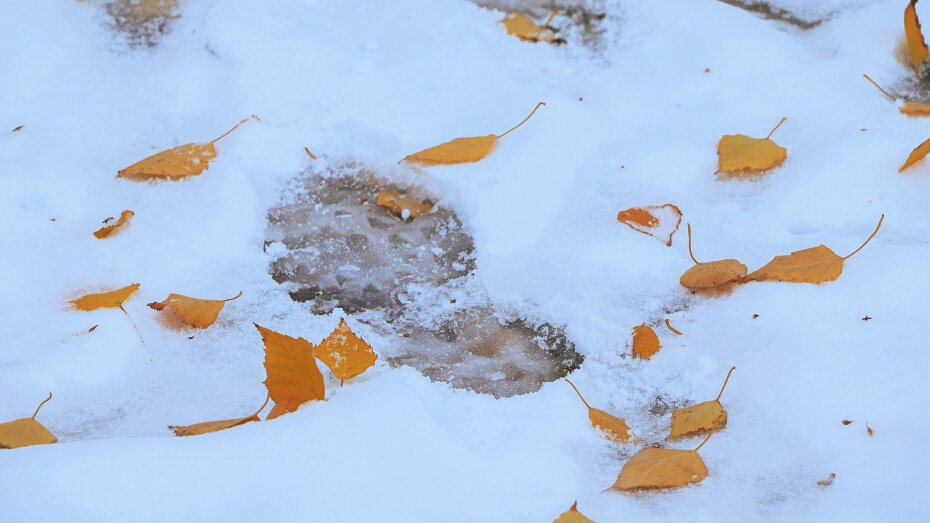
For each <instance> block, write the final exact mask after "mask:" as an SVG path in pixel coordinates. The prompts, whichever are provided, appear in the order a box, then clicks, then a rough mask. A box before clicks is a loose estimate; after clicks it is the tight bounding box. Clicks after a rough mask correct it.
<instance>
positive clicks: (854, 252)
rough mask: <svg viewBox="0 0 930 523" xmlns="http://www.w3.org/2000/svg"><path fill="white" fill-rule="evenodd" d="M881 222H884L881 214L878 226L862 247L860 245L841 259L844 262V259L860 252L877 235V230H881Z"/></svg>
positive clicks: (883, 216)
mask: <svg viewBox="0 0 930 523" xmlns="http://www.w3.org/2000/svg"><path fill="white" fill-rule="evenodd" d="M883 221H885V215H884V214H882V217H881V218H879V219H878V225H876V226H875V230H874V231H872V234H871V235H870V236H869V237H868V238H866V240H865V242H864V243H863V244H862V245H860V246H859V248H858V249H856V250H854V251H853V252H851V253H849V255H848V256H846V257H845V258H843V259H844V260H845V259H846V258H849V257H850V256H852V255H853V254H856V253H857V252H859V251H861V250H862V248H863V247H865V246H866V245H867V244H868V243H869V242H870V241H872V238H874V237H875V235H876V234H878V230H879V229H881V227H882V222H883Z"/></svg>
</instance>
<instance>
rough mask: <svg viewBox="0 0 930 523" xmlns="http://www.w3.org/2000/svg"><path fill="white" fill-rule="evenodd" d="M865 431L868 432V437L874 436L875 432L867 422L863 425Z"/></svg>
mask: <svg viewBox="0 0 930 523" xmlns="http://www.w3.org/2000/svg"><path fill="white" fill-rule="evenodd" d="M865 430H866V431H868V433H869V436H870V437H871V436H874V435H875V431H874V430H872V427H870V426H869V424H868V422H866V424H865Z"/></svg>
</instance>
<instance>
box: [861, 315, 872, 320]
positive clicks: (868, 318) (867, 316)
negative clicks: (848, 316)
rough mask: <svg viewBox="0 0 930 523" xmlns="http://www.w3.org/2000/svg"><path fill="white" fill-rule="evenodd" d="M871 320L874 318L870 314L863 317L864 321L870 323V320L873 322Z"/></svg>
mask: <svg viewBox="0 0 930 523" xmlns="http://www.w3.org/2000/svg"><path fill="white" fill-rule="evenodd" d="M871 319H872V317H871V316H869V315H868V314H866V315H865V316H863V317H862V321H869V320H871Z"/></svg>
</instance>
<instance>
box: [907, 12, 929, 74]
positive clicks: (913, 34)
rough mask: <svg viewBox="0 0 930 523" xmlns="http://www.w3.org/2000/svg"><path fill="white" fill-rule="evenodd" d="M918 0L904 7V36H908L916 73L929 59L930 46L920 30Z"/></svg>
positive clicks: (908, 45) (908, 44)
mask: <svg viewBox="0 0 930 523" xmlns="http://www.w3.org/2000/svg"><path fill="white" fill-rule="evenodd" d="M916 4H917V0H911V2H910V3H909V4H907V7H906V8H905V9H904V36H905V37H906V38H907V48H908V49H910V51H911V58H912V59H913V60H914V73H915V74H916V73H917V72H918V71H919V70H920V64H922V63H923V61H924V60H926V59H927V54H928V52H930V48H928V47H927V43H926V42H925V41H924V35H923V33H922V32H921V31H920V21H919V20H918V19H917V10H916V9H915V7H914V6H915V5H916Z"/></svg>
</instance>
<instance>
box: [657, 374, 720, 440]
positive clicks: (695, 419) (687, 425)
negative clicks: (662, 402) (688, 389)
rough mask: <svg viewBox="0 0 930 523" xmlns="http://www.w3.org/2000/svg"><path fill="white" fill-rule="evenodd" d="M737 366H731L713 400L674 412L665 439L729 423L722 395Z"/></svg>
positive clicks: (708, 429)
mask: <svg viewBox="0 0 930 523" xmlns="http://www.w3.org/2000/svg"><path fill="white" fill-rule="evenodd" d="M734 369H736V367H732V368H730V372H728V373H727V378H726V379H725V380H724V381H723V387H721V388H720V393H719V394H717V397H716V398H715V399H713V400H711V401H705V402H703V403H698V404H697V405H691V406H690V407H682V408H680V409H675V411H674V412H672V429H671V431H670V432H669V434H668V436H666V437H665V439H676V438H683V437H687V436H697V435H699V434H703V433H705V432H708V431H712V430H717V429H720V428H723V427H725V426H726V425H727V411H725V410H724V409H723V405H721V404H720V396H721V395H722V394H723V389H725V388H726V386H727V382H728V381H730V374H732V373H733V370H734Z"/></svg>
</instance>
